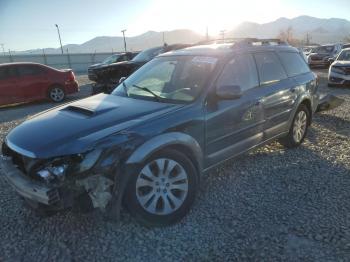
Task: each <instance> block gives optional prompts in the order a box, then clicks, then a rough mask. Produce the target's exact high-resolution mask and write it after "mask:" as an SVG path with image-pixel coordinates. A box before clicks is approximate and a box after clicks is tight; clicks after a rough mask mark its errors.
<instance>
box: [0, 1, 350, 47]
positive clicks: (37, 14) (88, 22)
mask: <svg viewBox="0 0 350 262" xmlns="http://www.w3.org/2000/svg"><path fill="white" fill-rule="evenodd" d="M299 15H310V16H315V17H320V18H330V17H337V18H345V19H347V20H350V0H239V1H236V0H209V1H206V0H0V43H4V44H5V49H6V50H7V49H11V50H26V49H32V48H44V47H58V46H59V42H58V37H57V31H56V28H55V26H54V24H58V25H59V26H60V30H61V35H62V42H63V44H81V43H83V42H85V41H88V40H90V39H92V38H94V37H96V36H116V35H121V33H120V30H122V29H127V32H126V35H127V36H135V35H138V34H141V33H143V32H146V31H148V30H155V31H164V30H172V29H180V28H188V29H192V30H195V31H197V32H199V33H202V34H204V33H205V28H206V26H208V28H209V33H210V34H211V35H217V34H218V32H219V30H221V29H232V28H233V27H234V26H235V25H237V24H239V23H241V22H244V21H252V22H258V23H265V22H270V21H273V20H275V19H277V18H279V17H287V18H293V17H295V16H299Z"/></svg>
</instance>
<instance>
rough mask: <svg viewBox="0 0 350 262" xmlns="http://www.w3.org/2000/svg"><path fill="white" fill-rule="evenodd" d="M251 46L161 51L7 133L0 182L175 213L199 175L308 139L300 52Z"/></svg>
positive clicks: (45, 202)
mask: <svg viewBox="0 0 350 262" xmlns="http://www.w3.org/2000/svg"><path fill="white" fill-rule="evenodd" d="M256 41H258V40H256ZM259 43H260V42H259V41H258V42H257V43H254V44H255V45H252V43H251V42H250V41H249V42H244V41H243V42H236V43H231V44H217V45H213V46H212V45H207V46H197V47H192V48H188V49H184V50H179V51H174V52H170V53H167V54H163V55H160V56H158V57H157V58H155V59H153V60H152V61H150V62H149V63H147V64H146V65H144V66H143V67H141V68H140V69H139V70H137V71H136V72H135V73H134V74H132V75H131V76H130V77H129V78H127V79H126V80H125V81H124V82H122V83H121V84H120V85H119V86H118V87H117V88H116V89H115V90H114V91H113V93H112V94H111V95H106V94H99V95H96V96H92V97H89V98H87V99H83V100H80V101H77V102H74V103H71V104H68V105H64V106H62V107H59V108H55V109H53V110H51V111H47V112H44V113H42V114H39V115H38V116H36V117H35V118H33V119H31V120H28V121H26V122H25V123H23V124H21V125H19V126H18V127H16V128H15V129H13V130H12V131H11V132H10V133H9V134H8V135H7V137H6V139H5V142H4V144H3V149H2V152H3V158H2V160H1V161H0V164H1V166H2V175H3V177H5V178H6V179H7V180H8V182H9V183H10V184H11V185H12V186H13V187H14V189H15V190H16V191H17V192H18V193H19V194H20V195H21V196H23V197H24V198H25V199H26V200H27V201H28V202H30V203H31V204H32V205H33V206H36V207H41V208H46V209H54V210H56V209H57V210H58V209H62V208H65V207H67V206H72V205H82V203H87V201H86V200H88V201H89V202H90V203H91V204H90V205H91V206H93V207H99V208H102V209H105V210H107V211H109V212H111V211H113V212H112V213H113V214H115V215H118V214H119V213H118V210H119V208H120V205H121V203H124V204H125V205H126V206H127V208H128V210H129V211H130V212H131V213H132V215H134V216H135V217H136V218H137V219H138V220H140V221H141V222H143V223H145V224H148V225H167V224H170V223H173V222H176V221H178V220H180V219H181V218H182V217H183V216H184V215H185V214H186V213H187V212H188V211H189V209H190V207H191V205H192V203H193V201H194V199H195V195H196V193H197V191H198V189H199V182H200V178H201V175H202V174H203V173H204V172H208V171H209V170H210V169H212V168H213V167H215V166H217V165H218V164H220V163H221V162H223V161H225V160H228V159H230V158H232V157H234V156H237V155H240V154H242V153H244V152H247V151H248V150H251V149H253V148H256V147H258V146H261V145H263V144H265V143H268V142H270V141H272V140H275V139H280V141H281V143H283V144H284V145H285V146H287V147H297V146H299V145H300V144H301V143H302V142H303V140H304V138H305V136H306V133H307V130H308V126H309V125H310V123H311V120H312V115H313V113H314V111H315V110H316V108H317V105H318V95H317V94H316V91H317V81H316V77H315V75H314V74H313V73H312V72H311V71H310V69H309V67H308V65H307V64H306V62H305V61H304V59H303V58H302V57H301V55H300V53H299V51H298V50H297V49H295V48H293V47H290V46H287V45H267V44H264V45H258V44H259ZM29 134H30V135H29ZM83 199H84V201H83ZM218 204H219V203H218Z"/></svg>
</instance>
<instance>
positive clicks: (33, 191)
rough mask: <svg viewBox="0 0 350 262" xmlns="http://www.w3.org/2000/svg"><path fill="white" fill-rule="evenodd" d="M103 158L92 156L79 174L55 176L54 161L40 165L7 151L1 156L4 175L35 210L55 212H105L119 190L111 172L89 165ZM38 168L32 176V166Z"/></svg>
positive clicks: (83, 162)
mask: <svg viewBox="0 0 350 262" xmlns="http://www.w3.org/2000/svg"><path fill="white" fill-rule="evenodd" d="M5 151H6V150H5ZM9 152H10V153H9ZM94 155H95V156H94ZM99 155H100V154H94V153H90V154H89V157H86V158H84V159H83V160H81V161H80V162H79V164H77V165H76V166H74V171H75V173H69V174H62V173H59V174H58V173H56V174H54V173H55V172H56V171H57V169H58V168H55V167H53V166H52V165H51V164H52V161H43V162H40V161H41V160H37V159H34V158H32V159H29V158H28V157H25V156H22V155H20V154H18V153H16V152H14V151H9V149H7V154H4V155H1V154H0V174H1V177H3V178H4V179H5V180H6V181H7V182H8V184H10V185H11V186H12V187H13V188H14V189H15V191H16V192H17V193H18V194H19V195H20V196H21V197H23V198H24V199H25V200H27V202H30V203H32V205H31V206H32V207H35V208H39V207H42V208H44V209H45V210H52V211H59V210H62V209H66V208H70V207H77V208H78V209H79V210H85V211H87V210H91V209H92V208H100V209H102V210H104V209H106V207H107V205H108V204H109V203H110V202H111V200H112V198H113V194H114V193H115V192H117V190H116V188H115V185H116V183H115V181H114V179H113V178H114V176H113V173H112V172H111V170H110V169H108V168H105V169H102V167H101V166H100V165H99V166H98V167H94V168H92V166H91V163H88V162H89V161H90V162H91V161H92V162H94V163H95V162H96V161H97V158H98V156H99ZM50 163H51V164H50ZM36 164H38V167H37V169H34V170H37V171H34V172H31V171H30V169H33V168H30V166H34V165H36ZM44 174H45V175H44Z"/></svg>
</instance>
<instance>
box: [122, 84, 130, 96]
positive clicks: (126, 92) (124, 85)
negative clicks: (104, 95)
mask: <svg viewBox="0 0 350 262" xmlns="http://www.w3.org/2000/svg"><path fill="white" fill-rule="evenodd" d="M122 85H123V88H124V92H125V94H126V96H129V94H128V88H127V86H126V84H125V83H124V81H123V82H122Z"/></svg>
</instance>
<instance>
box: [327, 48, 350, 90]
mask: <svg viewBox="0 0 350 262" xmlns="http://www.w3.org/2000/svg"><path fill="white" fill-rule="evenodd" d="M328 86H350V48H347V49H343V50H342V51H341V52H340V54H339V55H338V57H337V58H336V60H333V61H332V64H331V66H330V67H329V72H328Z"/></svg>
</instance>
